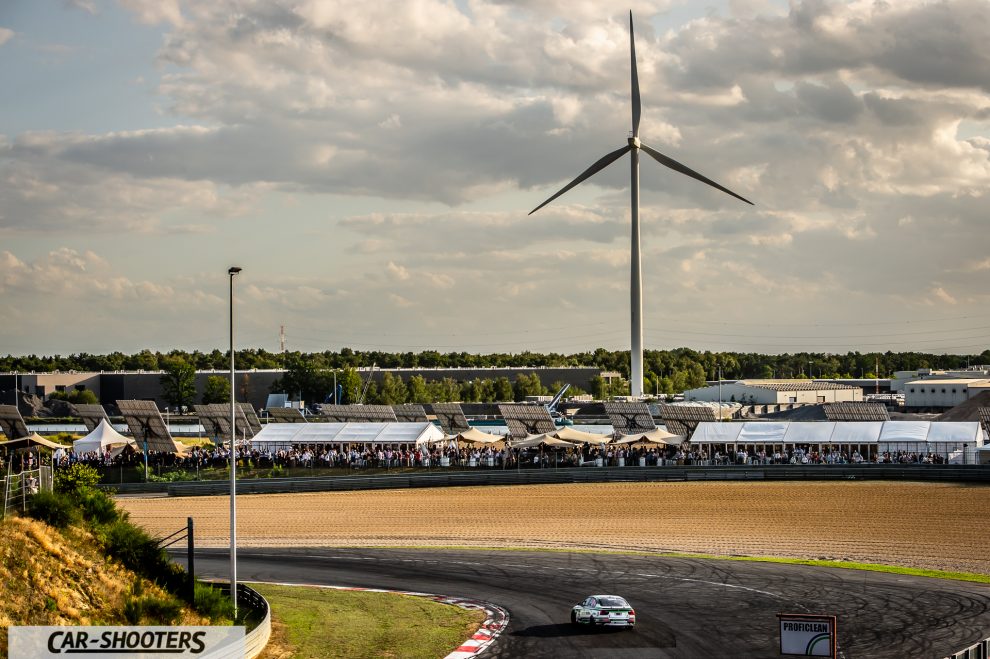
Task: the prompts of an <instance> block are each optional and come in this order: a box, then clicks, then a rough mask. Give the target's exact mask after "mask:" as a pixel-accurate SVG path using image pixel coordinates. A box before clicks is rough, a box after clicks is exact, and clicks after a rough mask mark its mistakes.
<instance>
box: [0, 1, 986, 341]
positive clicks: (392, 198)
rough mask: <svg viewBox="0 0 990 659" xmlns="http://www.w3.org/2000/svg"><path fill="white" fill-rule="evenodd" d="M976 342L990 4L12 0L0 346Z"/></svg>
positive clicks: (5, 79) (4, 120) (1, 205)
mask: <svg viewBox="0 0 990 659" xmlns="http://www.w3.org/2000/svg"><path fill="white" fill-rule="evenodd" d="M630 8H631V9H632V11H633V12H634V15H635V19H636V37H637V42H636V46H637V54H638V58H639V75H640V84H641V88H642V96H643V121H642V128H641V132H640V134H641V137H642V138H643V140H644V141H645V142H647V143H648V144H650V145H651V146H653V147H654V148H656V149H658V150H660V151H662V152H664V153H666V154H667V155H669V156H671V157H674V158H677V159H678V160H680V161H682V162H684V163H685V164H687V165H689V166H691V167H694V168H695V169H698V170H700V171H701V172H703V173H704V174H706V175H707V176H709V177H711V178H713V179H715V180H716V181H719V182H720V183H722V184H723V185H726V186H727V187H729V188H731V189H733V190H734V191H736V192H738V193H739V194H741V195H743V196H745V197H747V198H749V199H752V200H753V201H755V202H756V206H754V207H750V206H746V205H744V204H742V203H740V202H738V201H737V200H735V199H732V198H731V197H729V196H727V195H724V194H722V193H720V192H717V191H715V190H712V189H710V188H708V187H706V186H704V185H702V184H699V183H697V182H696V181H693V180H691V179H687V178H685V177H683V176H681V175H679V174H676V173H674V172H672V171H670V170H667V169H664V168H662V167H660V166H659V165H658V164H656V163H655V162H653V161H652V160H644V161H643V163H642V169H641V181H642V186H643V189H642V218H643V258H644V261H643V276H644V305H645V309H644V318H645V323H644V324H645V339H646V347H647V348H672V347H677V346H689V347H693V348H696V349H713V350H739V351H767V352H784V351H797V350H814V351H825V352H844V351H846V350H849V349H853V350H862V351H876V350H888V349H890V350H923V351H928V352H958V353H976V352H980V351H982V350H984V349H986V348H987V347H990V304H988V303H990V286H988V283H990V249H988V248H990V228H988V226H987V216H988V204H987V199H986V196H987V190H988V185H990V39H988V38H987V35H988V34H990V5H988V3H986V2H985V0H960V1H950V2H917V1H914V0H896V1H894V0H891V1H890V2H882V1H877V2H874V1H872V0H870V1H862V2H861V1H855V2H829V1H826V0H807V1H803V2H802V1H798V0H792V1H791V2H789V3H788V2H781V1H776V0H710V1H705V0H702V1H696V0H691V1H687V0H626V2H623V3H614V2H611V1H605V0H597V1H591V0H566V1H565V0H518V1H515V2H513V1H510V0H457V1H450V0H396V1H395V2H387V1H384V0H382V1H378V0H375V1H372V2H364V3H355V2H343V1H339V0H211V1H210V2H191V1H188V2H187V1H186V0H117V1H114V0H5V1H4V2H2V3H0V89H2V90H3V92H2V93H3V99H4V100H3V102H2V103H0V307H2V322H0V353H4V354H6V353H12V354H15V355H18V354H26V353H38V354H55V353H60V354H67V353H71V352H79V351H87V352H108V351H111V350H123V351H125V352H135V351H138V350H140V349H142V348H150V349H153V350H168V349H171V348H182V349H189V350H192V349H199V350H211V349H213V348H215V347H220V348H222V347H223V346H225V345H226V344H227V315H226V314H227V300H228V297H227V295H228V280H227V276H226V271H227V268H228V267H229V266H231V265H238V266H241V267H243V268H244V271H243V272H242V273H241V275H239V277H238V279H237V280H236V293H237V317H238V334H237V342H238V344H239V345H241V346H245V347H246V346H252V347H264V348H268V349H277V347H278V335H279V326H280V325H285V327H286V330H285V332H286V339H287V345H288V348H289V349H295V350H303V351H315V350H325V349H339V348H340V347H342V346H350V347H352V348H356V349H384V350H395V351H399V350H422V349H437V350H441V351H448V350H466V351H470V352H492V351H520V350H525V349H532V350H537V351H551V350H554V351H562V352H571V351H578V350H583V349H589V348H595V347H599V346H601V347H606V348H611V349H623V348H628V346H629V329H628V316H629V293H628V290H629V192H628V187H627V186H628V165H627V160H622V161H619V162H617V163H616V164H615V165H613V166H612V167H610V168H609V169H608V170H606V171H605V172H603V173H602V174H599V175H598V176H596V177H595V178H594V179H592V180H591V181H590V182H589V183H586V184H584V185H583V186H581V187H580V188H578V189H575V190H573V191H571V192H569V193H568V194H566V195H565V196H564V197H562V198H560V199H559V200H557V201H556V202H554V203H553V204H551V205H550V206H548V207H546V208H544V209H542V210H541V211H540V212H539V213H537V214H535V215H532V216H527V213H528V212H529V211H530V210H531V209H532V208H533V207H535V206H536V205H538V204H539V203H540V202H542V201H543V200H544V199H545V198H546V197H548V196H549V195H550V194H552V193H553V192H555V191H556V190H557V189H558V188H559V187H561V186H562V185H563V184H565V183H566V182H567V181H569V180H570V179H571V178H573V177H574V176H576V175H577V174H578V173H579V172H581V171H582V170H584V169H585V168H586V167H587V166H588V165H590V164H591V163H592V162H594V161H595V160H597V159H598V158H599V157H600V156H602V155H604V154H605V153H607V152H609V151H612V150H614V149H617V148H619V147H621V146H623V144H624V143H625V139H626V136H627V133H628V131H629V130H630V107H629V43H628V38H629V36H628V24H627V21H628V13H627V12H628V10H629V9H630Z"/></svg>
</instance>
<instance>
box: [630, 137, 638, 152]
mask: <svg viewBox="0 0 990 659" xmlns="http://www.w3.org/2000/svg"><path fill="white" fill-rule="evenodd" d="M628 142H629V146H631V147H632V148H634V149H638V148H639V145H640V141H639V138H638V137H636V136H635V135H634V136H632V137H629V138H628Z"/></svg>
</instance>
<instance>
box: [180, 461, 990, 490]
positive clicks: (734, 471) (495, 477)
mask: <svg viewBox="0 0 990 659" xmlns="http://www.w3.org/2000/svg"><path fill="white" fill-rule="evenodd" d="M685 480H691V481H703V480H714V481H723V480H764V481H801V480H911V481H936V482H965V483H990V466H987V465H872V464H871V465H753V466H743V465H732V466H729V467H703V466H676V467H674V466H671V467H661V468H657V467H623V468H617V467H603V468H601V469H581V468H567V469H524V470H520V471H516V470H514V469H505V470H500V469H494V470H484V471H478V470H475V471H451V472H445V473H433V472H430V473H413V474H408V473H407V474H396V475H378V476H321V477H309V478H259V479H247V480H241V481H238V482H237V491H238V493H239V494H272V493H291V492H333V491H345V490H391V489H405V488H411V487H466V486H486V485H545V484H554V483H608V482H664V481H685ZM165 485H166V486H167V489H166V491H167V492H168V494H169V495H171V496H202V495H223V494H226V493H228V492H229V491H230V483H229V482H228V481H222V480H221V481H181V482H175V483H167V484H165Z"/></svg>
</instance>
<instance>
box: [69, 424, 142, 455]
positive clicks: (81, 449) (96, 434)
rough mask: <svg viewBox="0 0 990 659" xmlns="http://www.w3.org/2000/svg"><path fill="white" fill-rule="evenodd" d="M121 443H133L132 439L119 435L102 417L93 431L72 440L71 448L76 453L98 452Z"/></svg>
mask: <svg viewBox="0 0 990 659" xmlns="http://www.w3.org/2000/svg"><path fill="white" fill-rule="evenodd" d="M123 444H134V440H133V439H131V438H130V437H124V436H123V435H121V434H120V433H119V432H117V431H116V430H114V428H113V426H111V425H110V423H109V422H108V421H107V420H106V419H103V420H102V421H100V425H98V426H96V427H95V428H93V432H91V433H89V434H88V435H86V436H85V437H83V438H82V439H77V440H76V441H74V442H72V450H73V451H75V452H76V453H78V454H82V453H94V452H96V453H99V452H102V451H103V450H104V449H106V448H107V447H108V446H121V445H123Z"/></svg>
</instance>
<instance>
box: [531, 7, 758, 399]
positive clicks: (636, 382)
mask: <svg viewBox="0 0 990 659" xmlns="http://www.w3.org/2000/svg"><path fill="white" fill-rule="evenodd" d="M629 60H630V66H631V83H632V136H631V137H629V138H628V144H626V146H624V147H622V148H621V149H618V150H616V151H613V152H611V153H609V154H607V155H605V156H603V157H602V158H601V159H600V160H598V161H597V162H596V163H595V164H593V165H592V166H591V167H589V168H588V169H586V170H584V171H583V172H581V174H580V175H578V177H577V178H575V179H574V180H573V181H571V182H570V183H568V184H567V185H565V186H564V187H563V188H561V189H560V190H558V191H557V193H556V194H554V195H553V196H552V197H550V198H549V199H547V200H546V201H544V202H543V203H542V204H540V205H539V206H537V207H536V208H534V209H533V210H531V211H530V212H529V214H530V215H532V214H533V213H535V212H536V211H538V210H540V209H541V208H543V207H544V206H546V205H547V204H549V203H550V202H551V201H553V200H554V199H556V198H557V197H559V196H560V195H562V194H564V193H565V192H567V191H568V190H570V189H571V188H573V187H574V186H576V185H578V184H579V183H581V182H583V181H584V180H585V179H588V178H591V177H592V176H594V175H595V174H597V173H598V172H600V171H602V170H603V169H605V168H606V167H608V166H609V165H611V164H612V163H613V162H615V161H616V160H618V159H619V158H621V157H622V156H624V155H626V153H629V154H630V161H631V162H630V164H631V169H630V179H631V180H630V210H631V216H632V228H631V234H632V235H631V246H630V250H631V254H630V273H629V298H630V310H629V311H630V324H631V335H632V336H631V338H632V341H631V343H632V346H631V358H632V367H631V368H630V372H629V384H630V386H631V392H630V393H631V394H632V395H633V397H635V398H642V396H643V270H642V267H641V265H640V262H641V260H642V251H641V249H640V240H639V152H640V150H642V151H645V152H646V153H648V154H649V155H650V156H651V157H652V158H653V159H654V160H656V161H657V162H658V163H660V164H661V165H663V166H664V167H668V168H670V169H672V170H674V171H675V172H680V173H681V174H684V175H685V176H690V177H691V178H693V179H696V180H698V181H701V182H702V183H706V184H708V185H710V186H712V187H713V188H716V189H717V190H721V191H722V192H724V193H726V194H729V195H732V196H733V197H735V198H736V199H739V200H740V201H744V202H746V203H747V204H749V205H753V202H751V201H749V200H748V199H745V198H743V197H740V196H739V195H737V194H736V193H735V192H733V191H732V190H729V189H728V188H724V187H722V186H721V185H719V184H718V183H716V182H715V181H713V180H711V179H709V178H706V177H705V176H702V175H701V174H699V173H698V172H696V171H694V170H693V169H691V168H689V167H687V166H685V165H683V164H681V163H679V162H677V161H676V160H674V159H673V158H670V157H668V156H665V155H664V154H662V153H660V152H659V151H657V150H656V149H654V148H652V147H650V146H647V145H646V144H644V143H643V142H641V141H640V140H639V117H640V101H639V76H638V75H637V74H636V40H635V38H634V36H633V17H632V12H631V11H630V12H629Z"/></svg>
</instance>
